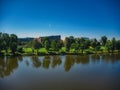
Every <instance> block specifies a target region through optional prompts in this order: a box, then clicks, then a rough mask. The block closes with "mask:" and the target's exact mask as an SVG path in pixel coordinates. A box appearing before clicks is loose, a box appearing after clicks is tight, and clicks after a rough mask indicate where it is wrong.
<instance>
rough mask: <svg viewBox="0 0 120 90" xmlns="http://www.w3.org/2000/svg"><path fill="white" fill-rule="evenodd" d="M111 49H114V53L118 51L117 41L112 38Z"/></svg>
mask: <svg viewBox="0 0 120 90" xmlns="http://www.w3.org/2000/svg"><path fill="white" fill-rule="evenodd" d="M111 49H112V53H113V52H114V50H115V49H116V39H115V38H114V37H113V38H112V48H111Z"/></svg>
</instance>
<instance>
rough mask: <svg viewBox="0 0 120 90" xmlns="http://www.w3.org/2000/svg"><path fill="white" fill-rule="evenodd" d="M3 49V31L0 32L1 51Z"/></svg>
mask: <svg viewBox="0 0 120 90" xmlns="http://www.w3.org/2000/svg"><path fill="white" fill-rule="evenodd" d="M2 49H3V40H2V33H1V32H0V53H1V50H2Z"/></svg>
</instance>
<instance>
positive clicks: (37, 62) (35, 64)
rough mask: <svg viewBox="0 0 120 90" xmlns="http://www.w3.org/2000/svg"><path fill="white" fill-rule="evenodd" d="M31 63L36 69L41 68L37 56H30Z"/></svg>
mask: <svg viewBox="0 0 120 90" xmlns="http://www.w3.org/2000/svg"><path fill="white" fill-rule="evenodd" d="M26 63H27V62H26ZM32 63H33V66H34V67H36V68H39V67H40V66H41V61H40V60H39V58H38V56H32Z"/></svg>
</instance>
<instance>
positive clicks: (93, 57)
mask: <svg viewBox="0 0 120 90" xmlns="http://www.w3.org/2000/svg"><path fill="white" fill-rule="evenodd" d="M91 60H92V61H93V62H100V55H98V54H93V55H91Z"/></svg>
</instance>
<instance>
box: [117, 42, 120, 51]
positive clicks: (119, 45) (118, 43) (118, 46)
mask: <svg viewBox="0 0 120 90" xmlns="http://www.w3.org/2000/svg"><path fill="white" fill-rule="evenodd" d="M116 49H117V50H118V52H120V40H118V41H117V42H116Z"/></svg>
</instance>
